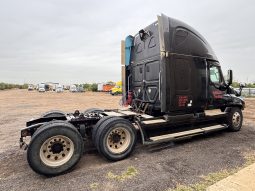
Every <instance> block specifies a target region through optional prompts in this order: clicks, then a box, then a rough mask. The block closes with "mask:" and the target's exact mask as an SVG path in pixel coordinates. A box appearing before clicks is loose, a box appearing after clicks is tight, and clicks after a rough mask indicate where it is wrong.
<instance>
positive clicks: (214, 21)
mask: <svg viewBox="0 0 255 191" xmlns="http://www.w3.org/2000/svg"><path fill="white" fill-rule="evenodd" d="M161 13H164V14H166V15H167V16H169V17H173V18H176V19H179V20H182V21H184V22H186V23H187V24H189V25H191V26H192V27H194V28H195V29H196V30H197V31H199V32H200V33H201V34H202V35H203V36H204V37H205V38H206V39H207V41H208V42H209V43H210V44H211V46H212V48H213V49H214V52H215V53H216V55H217V57H218V59H219V61H220V62H221V65H222V69H223V72H225V73H226V71H227V69H229V68H231V69H233V71H234V78H235V79H236V80H239V81H244V82H245V81H255V1H252V0H246V1H242V0H236V1H235V0H211V1H207V0H196V1H190V0H187V1H185V0H178V1H176V0H174V1H172V0H164V1H163V0H154V1H150V0H144V1H138V0H127V1H124V0H106V1H102V0H91V1H88V0H0V81H4V82H12V83H23V82H26V83H39V82H45V81H53V82H60V83H63V84H70V83H84V82H104V81H109V80H113V81H118V80H120V41H121V39H124V38H125V37H126V36H127V35H129V34H131V35H134V34H135V33H137V32H138V31H139V30H140V29H142V28H144V27H145V26H147V25H149V24H151V23H152V22H154V21H156V19H157V15H160V14H161Z"/></svg>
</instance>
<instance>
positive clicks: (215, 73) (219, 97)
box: [208, 62, 225, 109]
mask: <svg viewBox="0 0 255 191" xmlns="http://www.w3.org/2000/svg"><path fill="white" fill-rule="evenodd" d="M208 63H209V70H208V71H209V87H208V89H209V90H208V94H209V95H208V109H217V108H221V106H222V105H223V104H224V99H223V95H224V94H225V90H221V88H220V85H221V84H223V83H224V78H223V75H222V72H221V68H220V65H219V63H218V62H208Z"/></svg>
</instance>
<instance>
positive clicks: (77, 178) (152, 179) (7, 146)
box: [0, 90, 255, 191]
mask: <svg viewBox="0 0 255 191" xmlns="http://www.w3.org/2000/svg"><path fill="white" fill-rule="evenodd" d="M119 100H120V97H119V96H116V97H114V96H111V95H108V94H104V93H87V92H86V93H69V92H65V93H63V94H57V93H54V92H47V93H38V92H35V91H33V92H28V91H26V90H10V91H0V144H1V147H0V190H20V191H22V190H167V189H168V188H173V187H175V186H176V185H177V184H191V183H195V182H198V181H200V180H201V176H202V175H207V174H208V173H210V172H217V171H219V170H221V169H231V168H234V167H237V166H241V165H242V164H243V163H244V155H246V154H247V153H254V151H255V138H254V137H255V125H254V121H255V114H254V113H255V99H247V100H246V105H247V108H246V110H245V111H244V116H245V122H244V125H243V128H242V130H241V131H240V132H237V133H230V132H227V131H221V132H217V133H213V134H210V135H207V136H200V137H196V138H192V139H189V140H186V141H179V142H176V143H167V144H164V145H154V146H142V145H140V144H138V145H137V147H136V149H135V151H134V153H133V154H132V155H131V156H130V157H129V158H128V159H125V160H123V161H119V162H115V163H112V162H108V161H106V160H104V159H103V158H102V157H101V156H99V154H98V153H97V152H96V151H92V152H91V151H90V152H89V153H88V152H87V153H85V154H84V156H83V157H82V159H81V161H80V162H79V164H78V165H77V166H76V168H75V169H74V170H73V171H72V172H70V173H68V174H65V175H61V176H57V177H53V178H46V177H44V176H40V175H38V174H36V173H34V172H33V171H32V170H31V169H30V168H29V166H28V164H27V161H26V152H25V151H23V150H20V149H19V146H18V139H19V130H20V128H22V127H24V125H25V122H26V121H27V120H29V119H30V118H32V117H35V116H38V115H40V114H41V113H42V112H45V111H48V110H51V109H59V110H63V111H66V112H72V111H73V110H74V109H80V110H85V109H87V108H90V107H100V108H117V107H119V106H118V102H119Z"/></svg>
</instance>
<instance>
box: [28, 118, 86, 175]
mask: <svg viewBox="0 0 255 191" xmlns="http://www.w3.org/2000/svg"><path fill="white" fill-rule="evenodd" d="M83 149H84V143H83V139H82V136H81V135H80V133H79V132H78V130H77V129H76V128H75V127H74V126H73V125H72V124H70V123H67V122H60V121H56V122H55V123H54V122H49V123H47V124H45V125H43V126H42V127H41V128H40V129H38V130H37V131H36V132H35V133H34V135H33V137H32V139H31V142H30V144H29V146H28V150H27V160H28V164H29V166H30V167H31V168H32V169H33V170H34V171H35V172H37V173H39V174H42V175H46V176H55V175H59V174H63V173H65V172H67V171H69V170H71V169H72V168H73V167H74V166H75V165H76V164H77V163H78V162H79V160H80V158H81V156H82V154H83Z"/></svg>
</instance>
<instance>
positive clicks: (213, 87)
mask: <svg viewBox="0 0 255 191" xmlns="http://www.w3.org/2000/svg"><path fill="white" fill-rule="evenodd" d="M121 52H122V59H121V60H122V83H123V84H122V85H123V91H122V92H123V101H124V104H125V105H129V107H127V108H124V109H111V110H107V109H98V108H91V109H88V110H85V111H78V110H76V111H75V112H74V113H64V112H61V111H51V112H47V113H45V114H43V115H42V116H41V117H39V118H36V119H32V120H30V121H28V122H27V123H26V127H25V128H23V129H22V130H21V137H20V146H21V147H23V148H27V160H28V164H29V165H30V167H31V168H32V169H33V170H34V171H35V172H37V173H39V174H43V175H50V176H52V175H58V174H62V173H64V172H67V171H68V170H70V169H72V168H73V167H74V166H75V165H76V164H77V163H78V161H79V160H80V158H81V156H82V155H83V150H84V139H86V140H87V139H90V140H91V141H92V142H93V143H94V145H95V147H96V149H97V150H98V152H99V153H100V154H101V155H102V156H104V157H105V158H106V159H108V160H110V161H118V160H122V159H124V158H126V157H128V156H129V155H130V154H131V153H132V151H133V149H134V148H135V145H136V142H137V137H138V136H139V137H140V140H141V142H142V144H144V145H148V144H155V143H162V142H166V141H173V140H177V139H180V138H181V139H183V138H186V137H192V136H196V135H201V134H206V133H210V132H213V131H218V130H222V129H227V130H229V131H239V130H240V129H241V127H242V122H243V115H242V110H243V109H244V108H245V102H244V101H243V100H242V99H241V98H240V97H238V96H240V94H241V89H242V87H240V91H235V90H233V88H231V86H230V85H231V83H232V70H229V71H228V76H227V79H224V77H223V73H222V71H221V67H220V62H219V60H218V59H217V57H216V55H215V54H214V52H213V50H212V48H211V47H210V45H209V44H208V42H207V41H206V40H205V39H204V38H203V37H202V36H201V35H200V34H199V33H198V32H197V31H196V30H194V29H193V28H192V27H190V26H188V25H187V24H185V23H183V22H181V21H178V20H176V19H173V18H169V17H167V16H165V15H161V16H158V19H157V21H155V22H153V23H152V24H151V25H149V26H147V27H145V28H143V29H141V30H139V32H138V33H137V34H136V35H134V36H131V35H129V36H128V37H127V38H126V39H125V41H123V42H122V49H121ZM95 99H96V98H95ZM212 110H213V111H214V112H211V111H212ZM27 136H30V137H31V141H30V142H29V144H27V143H25V141H24V138H25V137H27Z"/></svg>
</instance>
